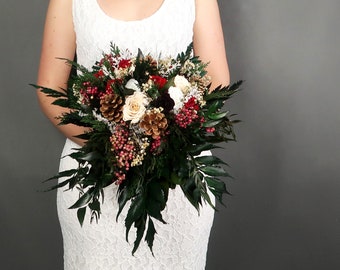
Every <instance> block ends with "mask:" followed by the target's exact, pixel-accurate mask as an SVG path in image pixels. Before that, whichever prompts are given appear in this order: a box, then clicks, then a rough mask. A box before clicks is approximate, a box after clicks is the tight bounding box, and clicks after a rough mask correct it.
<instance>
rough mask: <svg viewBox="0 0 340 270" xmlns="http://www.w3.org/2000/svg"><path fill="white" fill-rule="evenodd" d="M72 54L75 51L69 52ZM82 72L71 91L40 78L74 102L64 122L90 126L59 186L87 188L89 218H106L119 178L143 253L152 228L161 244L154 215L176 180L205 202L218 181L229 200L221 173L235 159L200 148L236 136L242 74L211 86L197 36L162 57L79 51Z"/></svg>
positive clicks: (81, 203) (58, 96)
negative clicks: (85, 62)
mask: <svg viewBox="0 0 340 270" xmlns="http://www.w3.org/2000/svg"><path fill="white" fill-rule="evenodd" d="M67 61H68V60H67ZM68 62H69V64H71V65H73V66H74V67H75V68H76V69H77V71H78V75H76V76H74V78H72V79H71V83H70V84H69V85H70V86H69V88H68V89H67V90H65V91H64V92H61V91H56V90H53V89H49V88H45V87H41V86H36V85H35V87H37V88H40V89H41V91H42V92H43V93H45V94H46V95H48V96H50V97H54V98H55V101H54V102H53V104H55V105H58V106H62V107H66V108H69V109H70V111H69V112H68V113H65V114H64V115H62V116H60V124H62V125H66V124H75V125H78V126H83V127H87V128H88V131H87V132H86V133H84V134H79V135H78V136H77V137H79V138H82V139H84V140H86V144H85V145H84V146H83V147H80V148H79V149H76V151H75V152H74V153H72V154H70V157H71V158H73V159H75V160H76V161H77V162H78V164H79V166H78V168H75V169H71V170H67V171H61V172H60V173H59V174H58V175H56V176H54V177H52V178H50V179H57V178H62V179H63V181H61V182H60V183H59V184H57V185H55V186H53V187H52V188H51V189H56V188H60V187H65V186H67V187H68V188H69V189H73V188H77V189H78V190H79V192H80V196H79V199H78V200H77V201H76V202H75V203H74V204H73V205H72V206H70V208H73V209H74V208H76V209H78V210H77V216H78V219H79V222H80V223H81V224H82V223H83V221H84V217H85V215H86V211H87V210H88V211H89V212H90V216H91V220H92V219H96V220H98V219H99V218H100V214H101V210H100V207H101V204H102V203H103V202H104V192H103V189H104V188H105V187H106V186H109V185H111V184H115V185H118V196H117V198H118V202H117V203H118V204H119V211H118V214H117V218H118V216H119V215H120V213H121V211H122V210H123V208H124V206H125V205H126V203H127V202H129V201H130V206H129V209H128V211H127V216H126V218H125V225H126V238H128V237H127V236H128V233H129V231H130V228H131V227H132V225H134V226H135V227H136V239H135V242H134V248H133V251H132V253H134V252H135V251H136V250H137V248H138V246H139V244H140V242H141V240H142V239H143V238H144V239H145V241H146V242H147V244H148V246H149V248H150V249H151V251H152V246H153V240H154V235H155V233H156V230H155V227H154V223H153V222H154V220H158V221H160V222H162V223H165V222H166V221H165V220H163V217H162V211H163V209H164V208H165V207H166V203H167V199H168V193H169V189H174V188H175V187H176V186H179V187H180V188H181V189H182V191H183V193H184V194H185V196H186V198H187V199H188V201H189V202H190V203H191V204H192V205H193V206H194V207H195V208H197V210H199V208H200V206H201V204H202V203H203V202H207V203H209V204H210V205H211V206H212V207H214V205H213V204H212V203H211V199H210V197H209V195H208V190H210V192H211V193H212V194H213V195H214V196H215V197H216V198H217V199H218V200H219V201H220V202H222V195H223V193H227V190H226V187H225V184H224V182H223V181H222V180H221V179H220V178H221V177H225V176H229V175H228V173H227V172H226V171H225V170H224V168H223V166H224V165H225V163H224V162H223V161H222V160H221V159H219V158H217V157H215V156H212V155H207V156H200V153H201V152H202V151H204V150H211V149H213V148H216V147H217V146H216V144H217V143H220V142H228V141H233V140H235V135H234V132H233V124H234V123H235V122H237V121H232V120H231V119H230V117H231V116H232V115H229V113H228V112H227V111H223V110H222V107H223V105H224V101H226V100H227V99H229V98H230V97H231V96H232V94H234V93H235V92H236V91H237V90H238V88H239V86H240V84H241V82H238V83H235V84H234V85H231V86H228V87H219V88H218V89H215V90H214V91H210V90H209V88H210V80H209V77H208V76H207V74H206V64H204V63H202V62H201V61H200V60H199V59H198V58H197V57H194V56H193V53H192V45H190V46H189V47H188V49H187V51H186V52H183V53H180V54H179V55H178V56H177V57H176V58H162V59H155V58H153V57H152V56H151V55H143V53H142V52H141V51H139V52H138V54H137V55H132V54H131V53H130V52H129V51H127V50H124V51H123V50H120V49H119V48H118V47H117V46H114V45H111V51H110V53H108V54H104V55H103V57H102V59H101V60H100V61H98V62H96V63H95V65H94V66H93V67H92V69H86V68H85V67H83V66H80V65H78V64H77V63H75V62H73V61H68Z"/></svg>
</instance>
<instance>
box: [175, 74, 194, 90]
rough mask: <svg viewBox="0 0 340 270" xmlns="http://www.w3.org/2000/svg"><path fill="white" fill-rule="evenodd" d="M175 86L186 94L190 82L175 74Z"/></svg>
mask: <svg viewBox="0 0 340 270" xmlns="http://www.w3.org/2000/svg"><path fill="white" fill-rule="evenodd" d="M174 83H175V86H176V87H178V88H179V89H181V90H182V92H183V93H184V94H186V93H187V92H188V91H189V89H190V88H191V84H190V82H189V81H188V80H187V79H186V78H185V77H184V76H180V75H177V76H176V77H175V80H174Z"/></svg>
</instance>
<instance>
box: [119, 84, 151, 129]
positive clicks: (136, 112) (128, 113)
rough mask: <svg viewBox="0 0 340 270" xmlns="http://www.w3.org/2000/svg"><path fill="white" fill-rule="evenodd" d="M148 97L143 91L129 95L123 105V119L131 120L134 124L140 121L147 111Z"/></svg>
mask: <svg viewBox="0 0 340 270" xmlns="http://www.w3.org/2000/svg"><path fill="white" fill-rule="evenodd" d="M148 103H149V102H148V98H147V96H146V95H145V94H144V93H142V92H137V91H136V92H134V93H133V95H131V96H128V97H127V98H126V100H125V104H124V106H123V120H124V121H129V120H131V123H132V124H136V123H138V121H139V120H140V119H141V118H142V116H143V115H144V113H145V110H146V108H145V106H146V105H148Z"/></svg>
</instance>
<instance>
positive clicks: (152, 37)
mask: <svg viewBox="0 0 340 270" xmlns="http://www.w3.org/2000/svg"><path fill="white" fill-rule="evenodd" d="M73 21H74V29H75V33H76V42H77V59H78V62H79V63H80V64H82V65H84V66H85V67H87V68H90V67H91V66H92V65H93V64H94V63H95V61H97V60H99V59H100V58H101V56H102V54H103V52H109V49H110V44H111V43H113V44H115V45H117V46H118V47H119V48H120V49H128V50H129V51H131V52H132V53H133V54H135V53H137V51H138V49H141V50H142V52H143V53H144V54H148V53H150V54H151V55H153V56H154V57H159V56H164V57H167V56H176V55H177V54H178V53H179V52H182V51H184V50H185V49H186V48H187V46H188V45H189V44H190V43H191V42H192V38H193V24H194V21H195V0H164V2H163V3H162V5H161V7H160V8H159V9H158V10H157V11H156V12H155V13H153V14H152V15H151V16H149V17H147V18H144V19H141V20H134V21H123V20H118V19H115V18H112V17H110V16H108V15H107V14H106V13H105V12H104V11H103V10H102V9H101V7H100V6H99V4H98V2H97V0H73Z"/></svg>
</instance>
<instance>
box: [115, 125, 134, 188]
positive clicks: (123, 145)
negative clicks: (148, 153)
mask: <svg viewBox="0 0 340 270" xmlns="http://www.w3.org/2000/svg"><path fill="white" fill-rule="evenodd" d="M110 142H111V145H112V147H111V150H112V151H113V152H114V153H115V155H116V156H115V162H116V165H117V167H118V168H119V169H120V170H119V171H117V172H116V173H115V176H116V177H117V180H116V181H117V182H116V183H117V184H118V185H119V184H121V183H122V181H124V180H125V177H126V176H125V172H127V171H128V170H129V169H130V167H131V161H132V160H133V159H134V157H135V145H134V143H133V141H132V140H131V139H130V138H129V132H128V130H127V128H126V126H125V125H124V124H122V125H118V126H117V127H116V130H115V133H114V134H113V135H112V136H111V137H110Z"/></svg>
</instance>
